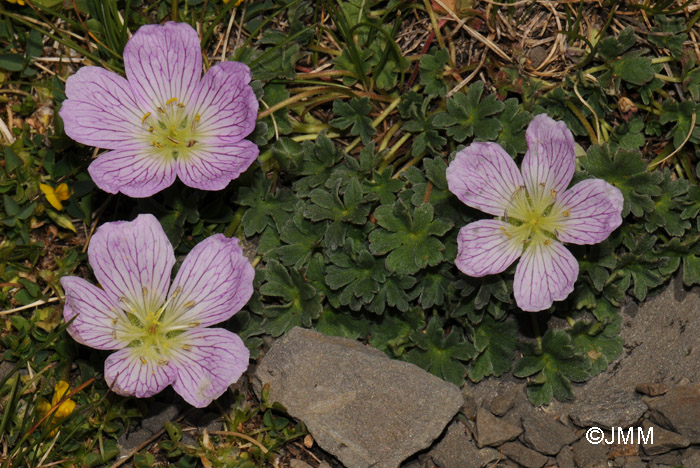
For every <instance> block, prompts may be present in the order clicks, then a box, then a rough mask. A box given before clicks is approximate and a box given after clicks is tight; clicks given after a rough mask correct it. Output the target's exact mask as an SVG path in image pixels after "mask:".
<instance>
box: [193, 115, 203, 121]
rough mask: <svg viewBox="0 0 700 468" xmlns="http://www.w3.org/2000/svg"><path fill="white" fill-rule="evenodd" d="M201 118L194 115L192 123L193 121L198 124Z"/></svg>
mask: <svg viewBox="0 0 700 468" xmlns="http://www.w3.org/2000/svg"><path fill="white" fill-rule="evenodd" d="M201 118H202V116H201V115H199V114H196V115H195V116H194V121H195V122H199V119H201Z"/></svg>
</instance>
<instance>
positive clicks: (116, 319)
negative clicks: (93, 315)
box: [112, 317, 119, 325]
mask: <svg viewBox="0 0 700 468" xmlns="http://www.w3.org/2000/svg"><path fill="white" fill-rule="evenodd" d="M117 322H119V319H118V318H117V317H114V318H113V319H112V325H116V324H117Z"/></svg>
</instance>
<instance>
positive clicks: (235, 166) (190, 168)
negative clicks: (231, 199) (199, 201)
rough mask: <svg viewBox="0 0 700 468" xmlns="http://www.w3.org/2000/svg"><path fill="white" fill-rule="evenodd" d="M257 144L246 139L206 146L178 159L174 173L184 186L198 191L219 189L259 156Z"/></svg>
mask: <svg viewBox="0 0 700 468" xmlns="http://www.w3.org/2000/svg"><path fill="white" fill-rule="evenodd" d="M259 153H260V150H259V149H258V146H257V145H256V144H254V143H252V142H250V141H248V140H241V141H239V142H238V143H232V144H228V145H219V146H212V145H205V146H204V147H203V148H202V149H201V150H200V149H198V150H196V151H191V152H190V153H189V155H188V157H187V158H180V159H178V160H177V175H178V177H179V178H180V180H182V182H183V183H184V184H185V185H188V186H190V187H194V188H198V189H201V190H222V189H224V188H226V186H227V185H228V183H229V182H231V181H232V180H233V179H236V178H238V176H239V175H241V174H242V173H243V172H245V170H246V169H248V167H250V165H251V164H252V163H253V161H255V160H256V159H257V157H258V154H259Z"/></svg>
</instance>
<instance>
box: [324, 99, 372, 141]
mask: <svg viewBox="0 0 700 468" xmlns="http://www.w3.org/2000/svg"><path fill="white" fill-rule="evenodd" d="M371 110H372V105H371V104H370V101H369V98H368V97H362V98H357V97H353V98H352V99H350V101H349V102H345V101H340V100H338V101H335V102H334V103H333V113H334V114H335V115H337V116H338V117H336V118H335V119H333V120H331V125H333V126H335V127H337V128H340V129H342V130H345V129H347V128H350V134H351V135H354V136H359V137H360V138H361V140H362V143H363V144H365V145H366V144H368V143H369V141H370V138H371V137H372V135H374V134H375V133H377V130H376V129H375V128H374V127H372V119H371V118H370V117H369V113H370V111H371Z"/></svg>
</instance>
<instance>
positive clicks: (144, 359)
mask: <svg viewBox="0 0 700 468" xmlns="http://www.w3.org/2000/svg"><path fill="white" fill-rule="evenodd" d="M139 359H141V364H146V363H147V361H146V358H145V357H143V356H139Z"/></svg>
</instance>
